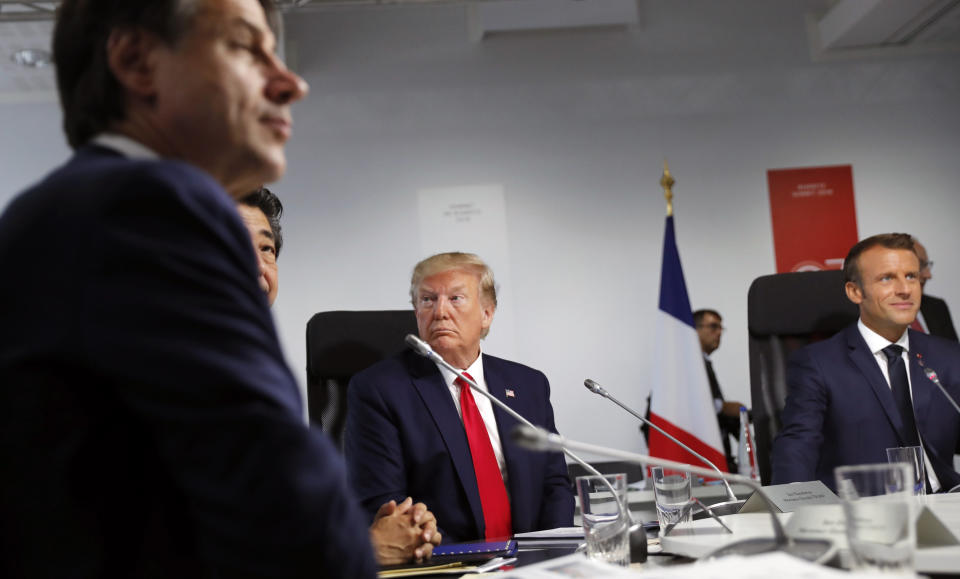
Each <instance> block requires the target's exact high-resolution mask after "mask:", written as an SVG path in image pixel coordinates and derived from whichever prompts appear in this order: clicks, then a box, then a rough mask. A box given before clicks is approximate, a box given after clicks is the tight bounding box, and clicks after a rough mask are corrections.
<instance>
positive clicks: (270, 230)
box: [237, 187, 283, 306]
mask: <svg viewBox="0 0 960 579" xmlns="http://www.w3.org/2000/svg"><path fill="white" fill-rule="evenodd" d="M237 211H238V212H239V213H240V219H241V220H243V224H244V225H246V227H247V231H248V232H249V233H250V240H251V241H252V242H253V253H254V255H256V256H257V271H258V272H259V275H258V277H257V283H258V284H259V285H260V289H262V290H263V293H264V294H266V296H267V303H268V304H269V305H271V306H273V302H274V301H276V299H277V292H279V290H280V277H279V271H278V269H277V258H279V257H280V249H281V248H282V247H283V231H282V228H281V227H280V216H281V215H282V214H283V204H282V203H280V198H279V197H277V196H276V195H275V194H274V193H273V192H272V191H270V190H269V189H267V188H266V187H260V188H259V189H257V190H256V191H254V192H253V193H251V194H249V195H247V196H245V197H243V198H242V199H240V203H238V204H237Z"/></svg>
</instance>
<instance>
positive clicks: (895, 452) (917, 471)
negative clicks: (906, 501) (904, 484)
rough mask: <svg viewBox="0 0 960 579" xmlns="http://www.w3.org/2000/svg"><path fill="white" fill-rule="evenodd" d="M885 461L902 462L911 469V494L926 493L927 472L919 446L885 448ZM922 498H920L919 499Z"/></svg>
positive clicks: (918, 495)
mask: <svg viewBox="0 0 960 579" xmlns="http://www.w3.org/2000/svg"><path fill="white" fill-rule="evenodd" d="M887 462H889V463H891V464H892V463H896V462H903V463H906V464H908V465H910V468H911V470H912V471H913V479H912V480H913V495H914V496H916V497H923V496H924V495H926V494H927V473H926V469H924V466H923V449H922V448H920V447H919V446H899V447H896V448H888V449H887ZM921 500H922V499H921Z"/></svg>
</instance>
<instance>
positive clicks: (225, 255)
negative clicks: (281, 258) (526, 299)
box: [77, 164, 375, 577]
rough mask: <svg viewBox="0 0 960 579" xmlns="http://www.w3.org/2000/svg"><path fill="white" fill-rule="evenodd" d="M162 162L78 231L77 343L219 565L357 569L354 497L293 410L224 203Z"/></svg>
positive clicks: (360, 558)
mask: <svg viewBox="0 0 960 579" xmlns="http://www.w3.org/2000/svg"><path fill="white" fill-rule="evenodd" d="M156 165H157V166H159V164H156ZM169 165H174V164H168V168H167V169H166V171H164V172H162V173H160V172H159V171H154V173H157V174H153V173H151V172H150V171H147V172H146V174H138V175H136V179H131V182H130V185H129V187H130V189H129V191H128V194H121V195H116V196H114V197H113V198H111V199H110V200H109V201H108V202H106V203H105V204H104V206H103V207H102V208H100V212H99V214H100V215H101V216H102V223H99V224H96V225H97V226H96V227H93V228H90V230H89V231H88V232H87V237H86V238H85V239H84V243H85V244H87V247H88V248H89V251H90V252H91V254H90V255H91V259H90V262H89V264H88V266H89V267H88V268H87V269H86V274H85V275H87V276H88V279H85V280H82V283H80V284H78V286H77V287H80V288H83V289H82V290H81V291H83V292H84V293H83V295H82V296H81V298H80V308H81V309H82V317H81V319H82V322H81V325H80V328H81V331H82V334H83V336H82V337H83V339H82V342H81V344H78V347H80V348H82V356H84V357H85V358H86V359H88V360H90V361H103V362H102V363H103V364H105V365H109V366H110V368H109V375H111V376H113V377H114V380H113V383H112V384H109V385H108V386H109V387H111V388H114V389H115V390H116V393H117V395H118V396H119V397H120V399H121V400H123V402H124V404H125V406H126V407H127V408H128V409H129V410H130V411H131V412H132V414H133V416H134V419H135V421H136V423H137V424H138V425H139V428H142V429H143V430H144V431H145V433H146V436H147V438H148V439H149V440H151V441H152V444H154V445H155V447H156V448H155V450H154V452H156V454H157V455H158V456H159V460H160V461H161V462H162V463H163V465H164V467H165V469H166V470H167V471H168V472H169V473H170V475H171V478H172V481H173V484H175V485H176V487H177V488H178V489H179V491H180V492H181V493H182V494H183V496H184V497H185V500H186V502H187V504H188V505H189V509H190V516H191V517H192V519H193V521H194V523H195V529H194V530H193V531H192V532H194V533H195V534H196V537H197V542H198V544H199V546H200V553H201V556H202V557H203V558H204V559H206V560H207V562H208V563H209V564H210V565H211V567H213V568H215V569H217V570H218V571H219V573H220V574H222V576H225V577H246V576H273V577H299V576H303V577H317V576H320V575H323V576H337V577H357V576H361V577H364V576H372V575H373V573H374V571H375V567H374V561H373V557H372V551H371V549H370V545H369V538H368V537H369V535H368V531H367V528H366V525H365V524H364V523H363V517H362V516H361V513H360V509H359V506H358V505H357V503H356V500H355V499H354V498H353V497H352V496H351V494H350V493H349V491H348V489H347V486H346V479H345V472H344V468H343V465H342V462H341V460H340V459H339V458H338V457H337V452H336V450H335V449H334V448H333V446H332V444H331V443H330V442H329V441H328V440H327V439H326V438H325V436H324V435H322V434H320V433H319V432H313V431H310V430H309V429H308V428H306V426H305V425H304V424H303V423H302V419H301V413H300V410H301V407H300V401H299V395H298V394H297V390H296V384H295V382H294V380H293V377H292V375H291V374H290V372H289V370H288V368H287V367H286V364H285V362H284V360H283V356H282V354H281V351H280V347H279V343H278V340H277V336H276V332H275V329H274V327H273V322H272V319H271V316H270V313H269V310H268V308H267V305H266V302H265V299H264V296H263V295H262V292H261V291H260V290H259V287H258V286H257V283H256V274H255V266H254V258H253V255H252V251H251V245H250V241H249V238H248V237H247V233H246V231H245V230H244V229H243V226H242V224H241V223H240V221H239V219H238V218H237V216H236V213H235V210H234V209H233V206H232V202H230V201H229V200H228V199H227V198H226V197H225V196H224V195H223V194H222V192H221V191H219V190H218V189H217V188H216V187H215V186H213V190H212V191H211V186H212V182H209V181H207V180H205V179H204V178H203V177H202V176H200V175H199V174H198V173H196V172H195V171H192V170H190V171H188V170H187V169H186V168H183V169H182V174H177V172H176V171H175V169H176V166H175V165H174V166H173V167H172V168H170V167H169ZM171 173H173V174H172V175H171ZM120 189H121V190H122V189H123V187H120ZM130 192H133V193H132V194H131V193H130ZM231 211H233V213H231ZM78 239H79V238H78Z"/></svg>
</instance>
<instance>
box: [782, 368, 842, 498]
mask: <svg viewBox="0 0 960 579" xmlns="http://www.w3.org/2000/svg"><path fill="white" fill-rule="evenodd" d="M787 387H788V394H787V400H786V404H785V406H784V409H783V414H782V418H783V428H782V429H781V430H780V433H779V434H778V435H777V439H776V440H775V441H774V445H773V456H772V457H771V463H772V468H773V484H784V483H789V482H799V481H810V480H815V479H816V478H817V463H818V462H819V460H820V447H821V445H822V444H823V422H824V418H825V416H826V413H827V405H828V402H829V400H828V395H827V390H826V387H825V385H824V383H823V373H822V371H821V369H820V368H819V366H818V365H817V362H816V360H815V359H814V358H813V357H812V356H811V355H810V353H809V352H808V351H807V350H805V349H804V350H799V351H797V352H796V353H795V354H794V355H793V357H792V358H791V359H790V363H789V365H788V367H787Z"/></svg>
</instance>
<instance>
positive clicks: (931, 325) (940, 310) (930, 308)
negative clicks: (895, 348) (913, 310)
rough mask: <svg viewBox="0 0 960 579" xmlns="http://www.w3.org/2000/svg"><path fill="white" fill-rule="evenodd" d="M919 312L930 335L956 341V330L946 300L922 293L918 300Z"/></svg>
mask: <svg viewBox="0 0 960 579" xmlns="http://www.w3.org/2000/svg"><path fill="white" fill-rule="evenodd" d="M920 313H922V314H923V321H925V322H926V323H927V329H928V330H930V335H931V336H940V337H941V338H946V339H948V340H953V341H954V342H956V341H957V331H956V330H955V329H954V328H953V320H952V319H951V318H950V308H948V307H947V302H945V301H943V300H942V299H940V298H938V297H934V296H931V295H927V294H924V295H923V299H922V300H920Z"/></svg>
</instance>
